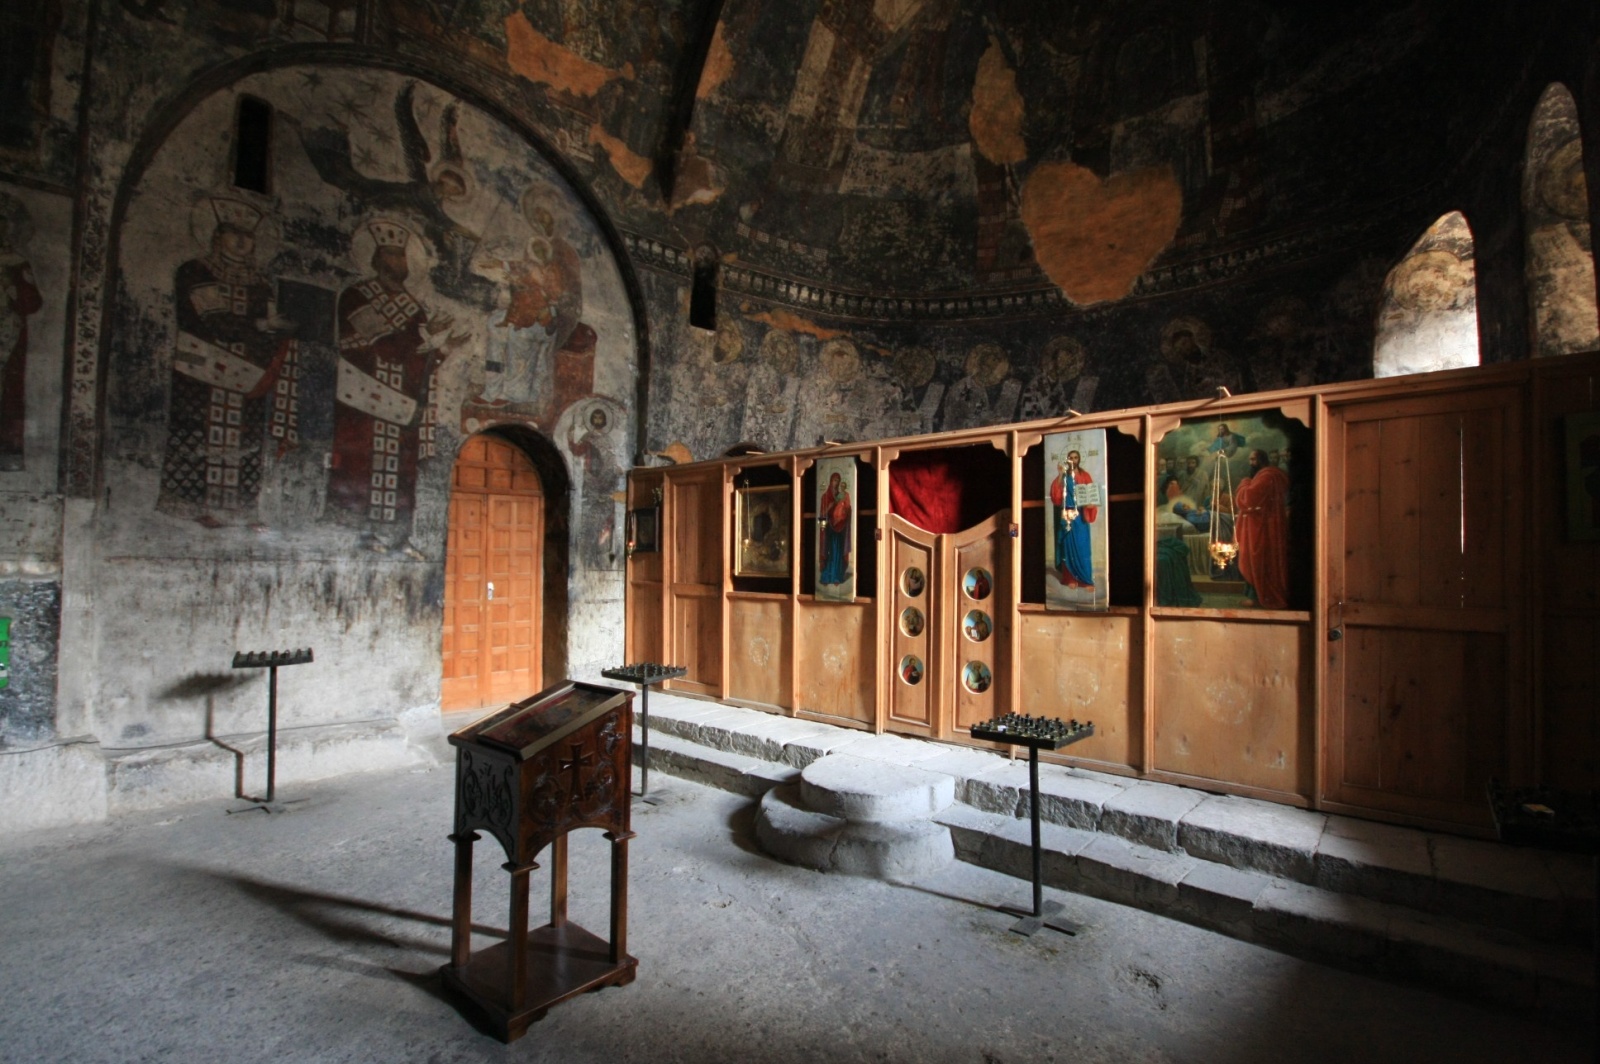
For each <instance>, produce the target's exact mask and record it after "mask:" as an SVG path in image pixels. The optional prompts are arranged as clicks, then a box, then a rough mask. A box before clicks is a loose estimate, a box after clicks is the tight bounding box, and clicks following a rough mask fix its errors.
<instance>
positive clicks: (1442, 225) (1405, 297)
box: [1372, 211, 1480, 377]
mask: <svg viewBox="0 0 1600 1064" xmlns="http://www.w3.org/2000/svg"><path fill="white" fill-rule="evenodd" d="M1479 360H1480V356H1479V352H1478V296H1477V273H1476V269H1475V267H1474V244H1473V239H1472V228H1471V227H1470V226H1469V225H1468V224H1467V219H1466V216H1465V215H1463V214H1462V213H1461V212H1460V211H1451V212H1450V213H1448V214H1445V215H1443V216H1442V217H1440V218H1439V220H1438V221H1436V222H1434V223H1433V224H1432V225H1431V226H1429V227H1428V229H1427V231H1426V232H1424V233H1423V234H1422V236H1421V237H1419V238H1418V239H1417V242H1416V243H1415V244H1413V245H1411V250H1410V251H1408V252H1407V253H1406V255H1405V257H1404V258H1402V259H1401V260H1400V262H1399V263H1397V264H1396V265H1395V267H1394V268H1393V269H1392V270H1390V271H1389V275H1388V277H1387V278H1386V279H1385V280H1384V283H1383V296H1382V300H1381V302H1380V306H1379V309H1378V319H1377V335H1376V337H1375V339H1374V342H1373V353H1372V375H1373V376H1374V377H1393V376H1398V375H1400V374H1405V373H1425V372H1429V371H1432V370H1442V369H1459V368H1461V367H1463V366H1476V365H1478V364H1479Z"/></svg>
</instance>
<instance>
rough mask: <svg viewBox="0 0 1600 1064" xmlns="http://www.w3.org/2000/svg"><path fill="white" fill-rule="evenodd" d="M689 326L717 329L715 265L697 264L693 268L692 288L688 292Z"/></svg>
mask: <svg viewBox="0 0 1600 1064" xmlns="http://www.w3.org/2000/svg"><path fill="white" fill-rule="evenodd" d="M689 324H690V325H693V326H695V327H696V328H699V329H715V328H716V327H717V264H716V262H715V260H713V261H710V262H704V261H702V262H699V263H696V264H695V268H694V287H693V288H692V289H690V290H689Z"/></svg>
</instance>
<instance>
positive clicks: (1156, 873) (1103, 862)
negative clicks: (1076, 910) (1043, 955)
mask: <svg viewBox="0 0 1600 1064" xmlns="http://www.w3.org/2000/svg"><path fill="white" fill-rule="evenodd" d="M1198 863H1199V862H1198V861H1196V860H1195V859H1194V858H1193V857H1187V856H1185V855H1183V854H1176V853H1168V852H1166V851H1164V850H1154V849H1151V848H1150V847H1148V846H1138V845H1135V844H1134V843H1131V842H1129V841H1127V840H1126V839H1119V838H1116V837H1114V836H1111V835H1101V834H1096V835H1093V836H1092V837H1091V841H1090V843H1089V845H1088V846H1086V847H1084V848H1083V850H1082V851H1081V852H1080V853H1079V854H1078V873H1079V875H1080V876H1081V877H1082V879H1083V883H1084V886H1083V887H1082V888H1081V889H1082V890H1083V892H1084V893H1086V894H1093V895H1094V896H1095V897H1098V898H1104V899H1105V900H1107V901H1114V902H1118V903H1119V904H1122V905H1132V906H1135V907H1136V908H1140V909H1146V910H1149V911H1150V912H1158V913H1164V912H1171V911H1173V910H1175V909H1176V908H1177V906H1178V884H1179V883H1181V882H1182V881H1183V880H1184V878H1185V877H1186V876H1188V875H1189V874H1190V873H1191V872H1193V871H1194V869H1195V866H1196V865H1197V864H1198Z"/></svg>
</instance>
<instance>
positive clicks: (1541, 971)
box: [635, 696, 1595, 1017]
mask: <svg viewBox="0 0 1600 1064" xmlns="http://www.w3.org/2000/svg"><path fill="white" fill-rule="evenodd" d="M656 701H657V698H655V697H653V698H652V705H651V709H652V712H651V723H652V725H656V724H657V722H658V721H661V720H665V721H667V722H669V727H671V728H672V729H673V730H672V731H671V732H668V728H660V729H658V728H656V727H652V730H651V737H650V747H651V756H652V762H653V765H654V766H655V767H656V768H657V769H658V770H660V771H663V772H666V773H670V774H676V775H683V776H686V777H688V778H692V779H696V780H699V781H701V782H704V783H708V784H710V785H712V786H717V787H722V788H724V789H727V790H732V791H737V792H739V793H742V794H749V795H753V796H754V795H763V796H766V797H765V798H764V801H763V810H762V815H760V816H759V818H758V826H757V832H758V840H759V841H760V844H761V845H762V846H763V847H764V848H766V849H768V851H769V852H774V853H778V854H780V855H783V856H784V859H786V860H790V861H793V862H794V863H797V864H801V865H805V866H808V867H812V868H819V869H826V870H829V871H846V870H848V871H852V872H855V873H856V874H861V875H876V876H884V877H887V878H893V877H895V876H896V875H897V874H898V875H911V874H913V873H910V872H900V873H897V872H895V871H894V870H893V869H892V868H891V866H890V865H888V864H887V863H886V862H885V861H884V860H883V859H882V858H881V857H879V856H875V854H874V851H873V845H874V838H873V836H872V833H871V832H868V831H860V832H852V833H851V842H850V844H849V845H847V846H845V847H844V848H843V849H842V850H841V849H840V846H839V842H840V839H841V837H844V836H845V835H846V833H847V832H848V831H849V830H850V828H851V827H852V825H851V824H850V822H849V821H848V820H845V819H844V818H842V817H834V816H829V815H827V814H821V813H817V812H815V811H813V810H810V809H808V808H806V805H805V802H804V800H803V799H802V797H801V795H800V779H801V772H800V771H799V770H798V769H797V767H796V766H797V765H798V766H809V765H811V764H812V763H814V762H817V761H818V759H820V758H823V757H825V756H833V757H839V756H842V755H844V754H845V753H846V751H848V752H849V756H851V757H853V758H860V759H862V760H868V761H872V760H879V761H880V762H881V763H880V765H879V768H880V770H881V769H882V768H883V767H884V766H889V765H900V766H905V765H913V766H915V767H916V768H917V769H919V770H922V771H925V772H934V773H944V774H946V775H948V776H950V777H951V779H952V781H953V783H952V785H953V788H954V793H955V796H956V802H955V803H953V804H951V805H949V806H946V807H945V808H944V809H943V810H941V811H940V812H939V813H937V814H935V815H934V817H933V820H932V824H933V826H935V827H940V828H942V829H945V830H946V833H947V834H948V835H949V841H950V842H951V844H952V845H953V847H954V851H955V855H956V857H958V858H959V859H961V860H965V861H969V862H972V863H975V864H980V865H983V866H985V867H988V868H992V869H994V870H996V871H1000V872H1004V873H1006V874H1009V875H1013V876H1016V877H1017V879H1018V886H1017V892H1018V897H1017V901H1018V903H1019V904H1022V903H1025V902H1026V901H1027V898H1028V893H1029V887H1028V881H1029V879H1030V878H1031V875H1032V872H1031V868H1032V864H1031V850H1030V847H1029V824H1028V821H1027V819H1026V813H1027V802H1026V789H1025V788H1026V785H1027V782H1026V781H1027V765H1026V762H1023V761H1011V760H1009V759H1007V758H1005V757H1004V756H997V755H995V754H990V753H986V752H984V751H979V750H972V749H967V748H960V747H951V746H944V745H940V744H936V743H926V742H918V741H915V740H905V739H900V738H897V737H892V736H872V735H868V734H866V733H864V732H858V731H854V730H848V729H843V728H832V727H829V726H826V725H810V724H807V723H806V722H796V721H790V720H788V719H787V718H780V717H773V716H771V715H769V714H765V713H760V712H758V711H754V710H744V709H735V708H732V707H722V706H718V705H716V704H715V703H707V702H699V701H692V700H689V699H684V698H682V697H681V696H680V697H676V698H672V699H670V700H669V699H660V701H662V702H666V703H667V704H666V705H665V706H663V707H662V710H664V712H659V711H658V710H657V706H656ZM680 712H681V713H683V714H684V716H685V717H686V718H687V717H693V718H695V719H696V721H697V724H696V726H697V728H698V729H699V731H700V733H701V735H703V736H705V735H709V737H711V738H713V739H715V740H716V741H717V742H718V743H719V744H720V745H719V746H717V747H711V746H706V745H701V744H700V743H698V742H694V741H688V740H686V739H684V738H681V737H679V735H678V734H677V726H678V724H679V722H678V719H677V715H678V714H679V713H680ZM751 718H756V719H754V720H753V721H752V720H751ZM772 721H778V722H782V723H781V724H780V725H779V727H777V728H774V727H773V726H772V725H771V724H770V722H772ZM752 724H753V725H754V726H755V730H756V734H755V735H744V734H742V733H741V732H740V729H742V728H745V727H746V726H749V725H752ZM795 725H803V727H794V726H795ZM813 727H817V728H821V729H823V730H821V731H812V730H810V729H811V728H813ZM721 729H728V730H727V731H726V732H724V733H722V734H718V732H719V731H720V730H721ZM741 736H742V737H741ZM635 749H636V754H635V756H636V758H637V746H636V747H635ZM749 749H760V750H761V751H762V752H763V753H764V754H767V755H773V754H776V755H777V756H776V757H770V756H769V757H756V756H752V755H749V754H744V753H738V752H734V751H735V750H749ZM1019 782H1020V787H1019V786H1018V783H1019ZM775 785H787V786H786V787H784V788H783V789H781V790H777V791H773V790H772V788H773V787H774V786H775ZM1040 785H1041V792H1042V793H1041V802H1040V805H1041V810H1042V812H1043V813H1044V819H1045V823H1044V825H1043V839H1044V848H1043V849H1044V852H1043V874H1044V879H1045V882H1046V883H1047V884H1049V885H1050V886H1052V887H1055V888H1058V889H1062V890H1070V891H1074V892H1077V893H1084V894H1090V895H1093V896H1096V897H1100V898H1105V899H1107V900H1110V901H1114V902H1118V903H1121V904H1127V905H1134V906H1138V907H1140V908H1143V909H1146V910H1148V911H1151V912H1156V913H1160V914H1162V915H1166V916H1169V917H1172V918H1174V919H1180V920H1184V921H1187V922H1190V923H1195V924H1198V925H1200V926H1204V927H1207V928H1210V929H1212V930H1215V931H1218V932H1221V933H1224V934H1228V935H1231V936H1233V937H1237V938H1240V939H1244V940H1246V941H1252V942H1256V943H1258V944H1261V945H1264V946H1267V947H1270V948H1274V949H1278V950H1281V951H1283V952H1286V953H1291V954H1295V955H1298V956H1304V957H1307V958H1310V959H1315V960H1320V961H1324V962H1327V963H1332V964H1336V965H1339V966H1342V967H1347V968H1351V969H1354V970H1358V971H1367V972H1374V973H1377V974H1380V975H1386V976H1392V977H1395V978H1400V979H1406V980H1410V981H1416V982H1420V983H1422V984H1424V985H1427V986H1429V987H1431V988H1438V989H1441V990H1447V991H1452V992H1455V993H1457V994H1460V995H1465V996H1470V997H1474V998H1477V999H1480V1000H1485V1001H1491V1002H1494V1003H1496V1004H1501V1005H1513V1006H1516V1007H1523V1008H1535V1009H1541V1010H1552V1011H1556V1012H1561V1013H1565V1014H1567V1015H1569V1016H1576V1017H1582V1016H1587V1015H1589V1014H1590V1013H1591V1012H1592V1011H1593V1008H1594V996H1593V995H1594V991H1595V978H1594V967H1593V961H1592V955H1591V953H1590V952H1589V948H1588V943H1589V941H1590V938H1589V935H1588V934H1587V933H1586V932H1584V931H1583V930H1581V927H1582V926H1583V925H1586V924H1587V923H1588V919H1589V918H1592V909H1591V908H1590V906H1591V905H1592V899H1593V868H1592V866H1591V865H1590V863H1589V861H1588V860H1586V859H1583V858H1574V857H1571V856H1569V855H1564V854H1554V853H1546V852H1542V851H1537V850H1524V849H1516V848H1511V847H1506V846H1502V845H1499V844H1495V843H1489V842H1482V841H1479V840H1473V839H1462V838H1457V837H1454V836H1448V835H1442V834H1439V833H1435V832H1424V831H1420V830H1416V829H1408V828H1400V827H1394V826H1391V825H1384V824H1373V823H1369V822H1365V821H1360V820H1355V819H1353V818H1349V817H1339V816H1329V815H1325V814H1320V813H1311V812H1307V811H1305V810H1297V809H1288V808H1285V807H1282V806H1277V805H1273V804H1271V803H1266V802H1253V801H1251V800H1249V799H1242V798H1232V797H1224V796H1217V795H1210V794H1205V793H1203V792H1199V791H1193V790H1189V789H1186V788H1179V787H1170V786H1166V785H1163V784H1155V783H1147V782H1142V781H1138V780H1131V779H1126V778H1120V777H1113V776H1107V775H1104V774H1101V773H1091V772H1085V771H1082V770H1078V769H1066V768H1063V767H1061V766H1053V765H1045V766H1041V772H1040ZM914 822H916V821H907V823H914ZM921 823H924V824H927V823H929V822H928V821H921ZM856 826H857V827H862V828H864V827H865V825H856ZM786 849H787V852H786ZM1430 906H1431V907H1432V909H1431V910H1430V909H1429V907H1430ZM1574 928H1580V929H1578V930H1574ZM1541 936H1543V938H1544V940H1541Z"/></svg>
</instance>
